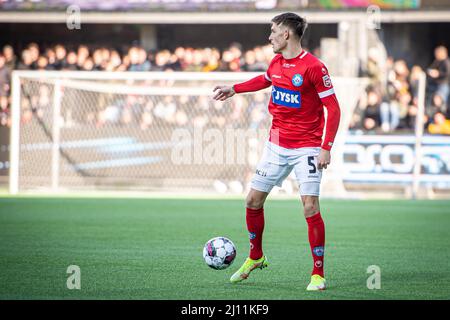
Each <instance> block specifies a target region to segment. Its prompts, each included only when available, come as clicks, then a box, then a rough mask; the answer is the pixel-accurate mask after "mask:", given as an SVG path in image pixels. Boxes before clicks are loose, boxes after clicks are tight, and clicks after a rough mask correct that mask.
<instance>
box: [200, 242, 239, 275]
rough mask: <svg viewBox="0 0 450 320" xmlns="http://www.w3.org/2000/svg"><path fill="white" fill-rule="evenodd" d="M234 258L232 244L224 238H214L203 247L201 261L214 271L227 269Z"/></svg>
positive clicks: (234, 248) (234, 253) (234, 250)
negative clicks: (203, 260)
mask: <svg viewBox="0 0 450 320" xmlns="http://www.w3.org/2000/svg"><path fill="white" fill-rule="evenodd" d="M235 257H236V247H235V245H234V243H233V242H232V241H231V240H230V239H228V238H225V237H215V238H212V239H210V240H209V241H208V242H206V244H205V246H204V247H203V259H205V262H206V264H207V265H208V266H209V267H211V268H213V269H216V270H222V269H226V268H228V267H229V266H230V265H231V264H232V263H233V261H234V258H235Z"/></svg>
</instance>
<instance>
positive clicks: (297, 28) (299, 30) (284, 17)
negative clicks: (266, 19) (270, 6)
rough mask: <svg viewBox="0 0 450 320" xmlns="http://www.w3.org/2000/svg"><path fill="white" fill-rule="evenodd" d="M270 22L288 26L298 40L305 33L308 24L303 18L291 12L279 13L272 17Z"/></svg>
mask: <svg viewBox="0 0 450 320" xmlns="http://www.w3.org/2000/svg"><path fill="white" fill-rule="evenodd" d="M272 22H274V23H276V24H277V25H279V24H282V25H284V26H286V27H288V28H289V29H291V30H292V31H293V32H294V33H295V34H296V35H297V36H298V38H299V39H300V40H301V39H302V37H303V34H304V33H305V30H306V27H307V26H308V24H307V22H306V19H305V18H302V17H300V16H299V15H297V14H295V13H292V12H286V13H282V14H279V15H277V16H276V17H274V18H273V19H272Z"/></svg>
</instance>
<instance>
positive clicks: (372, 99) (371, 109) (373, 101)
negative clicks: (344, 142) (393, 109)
mask: <svg viewBox="0 0 450 320" xmlns="http://www.w3.org/2000/svg"><path fill="white" fill-rule="evenodd" d="M380 120H381V115H380V97H379V95H378V94H377V92H376V91H375V90H373V89H370V90H369V92H368V93H367V105H366V107H365V110H364V117H363V129H364V130H365V131H375V130H376V129H377V128H378V127H379V126H380ZM385 121H386V120H385Z"/></svg>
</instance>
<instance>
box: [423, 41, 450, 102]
mask: <svg viewBox="0 0 450 320" xmlns="http://www.w3.org/2000/svg"><path fill="white" fill-rule="evenodd" d="M434 57H435V59H434V61H433V62H432V63H431V65H430V67H429V68H428V70H427V74H428V76H429V77H430V78H431V79H430V85H432V86H433V87H434V88H435V90H434V94H438V95H439V96H440V97H441V98H442V100H443V103H444V105H446V104H447V99H448V95H449V92H450V90H449V81H450V59H449V58H448V51H447V48H446V47H444V46H439V47H437V48H436V49H435V50H434Z"/></svg>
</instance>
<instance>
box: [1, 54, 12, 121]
mask: <svg viewBox="0 0 450 320" xmlns="http://www.w3.org/2000/svg"><path fill="white" fill-rule="evenodd" d="M10 80H11V72H10V70H9V68H8V67H7V66H6V58H5V56H3V55H2V54H0V114H4V113H6V112H7V109H8V99H9V98H8V97H9V89H10Z"/></svg>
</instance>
